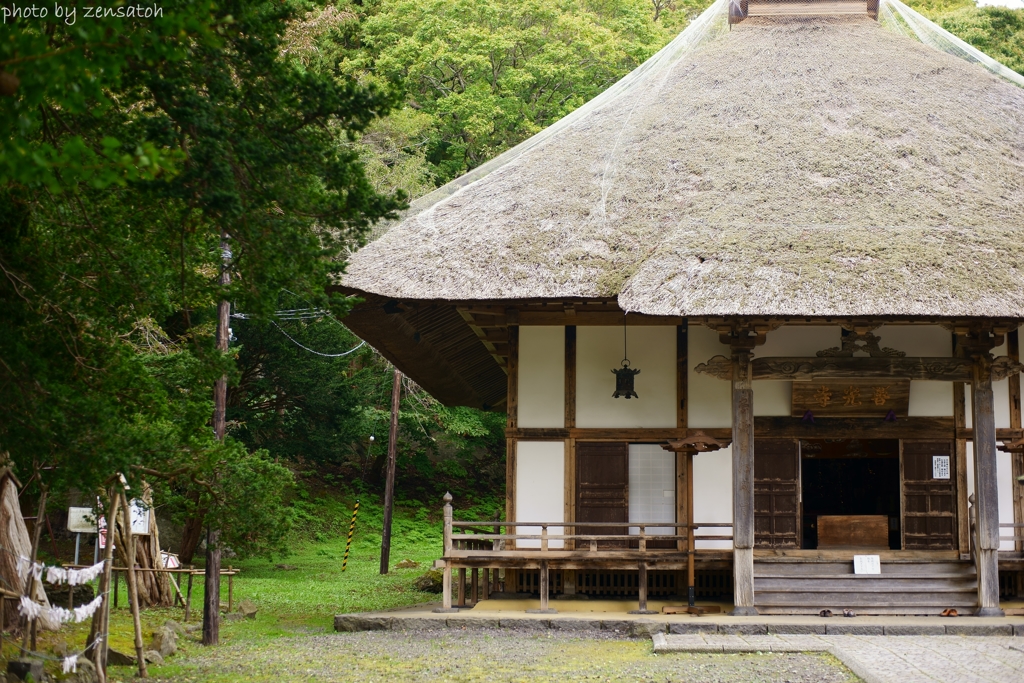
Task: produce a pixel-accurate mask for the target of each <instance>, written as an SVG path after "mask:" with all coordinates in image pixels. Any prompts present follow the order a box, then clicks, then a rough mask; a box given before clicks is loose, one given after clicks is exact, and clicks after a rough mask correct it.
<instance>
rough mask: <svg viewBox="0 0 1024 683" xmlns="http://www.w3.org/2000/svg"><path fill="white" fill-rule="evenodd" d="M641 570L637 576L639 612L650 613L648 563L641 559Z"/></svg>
mask: <svg viewBox="0 0 1024 683" xmlns="http://www.w3.org/2000/svg"><path fill="white" fill-rule="evenodd" d="M639 570H640V571H639V575H638V576H637V589H638V595H639V604H638V606H637V612H639V613H640V614H650V613H651V612H650V611H649V610H648V609H647V563H646V562H644V561H642V560H641V561H640V567H639Z"/></svg>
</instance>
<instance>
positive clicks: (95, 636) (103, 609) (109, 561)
mask: <svg viewBox="0 0 1024 683" xmlns="http://www.w3.org/2000/svg"><path fill="white" fill-rule="evenodd" d="M120 504H121V497H120V496H118V495H116V494H111V495H110V511H109V512H110V516H109V517H107V547H106V548H104V549H103V574H102V575H101V578H100V586H99V592H100V595H103V596H105V597H104V599H103V602H102V603H101V605H100V609H98V610H97V611H96V614H95V615H94V616H93V621H92V629H91V630H90V637H89V644H90V645H91V646H92V662H93V665H94V666H95V667H96V675H97V677H98V678H99V681H100V683H105V681H106V680H107V649H108V648H109V644H108V642H107V641H108V635H109V634H110V584H111V574H112V572H113V568H114V528H115V525H116V524H117V510H118V508H119V507H120ZM96 544H97V545H99V535H98V534H97V536H96Z"/></svg>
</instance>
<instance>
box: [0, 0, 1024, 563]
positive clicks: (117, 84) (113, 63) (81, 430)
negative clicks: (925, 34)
mask: <svg viewBox="0 0 1024 683" xmlns="http://www.w3.org/2000/svg"><path fill="white" fill-rule="evenodd" d="M72 4H73V3H72ZM707 4H709V3H708V2H706V1H705V0H679V1H671V0H362V1H356V2H336V3H327V2H303V1H299V0H288V1H285V2H281V1H278V0H258V1H247V2H242V1H235V2H219V1H213V0H168V1H166V2H163V3H161V6H162V8H163V14H162V16H161V17H157V18H147V19H132V18H109V19H107V20H104V21H102V22H99V21H97V22H85V21H79V22H78V23H76V24H74V25H73V26H71V25H67V24H66V23H65V22H61V21H59V20H57V19H56V18H53V17H51V18H50V19H49V20H46V21H36V22H35V23H33V22H31V21H24V22H22V23H21V24H18V26H17V30H13V31H8V28H10V27H5V28H4V34H3V37H2V39H0V127H2V129H3V131H2V134H0V311H2V312H0V321H2V333H0V415H2V418H0V452H6V453H8V454H9V455H8V456H7V457H9V459H10V462H11V463H12V464H13V465H14V466H15V467H16V471H17V472H18V473H19V476H21V478H22V479H23V481H28V480H30V479H31V481H32V484H31V485H30V487H29V491H30V493H31V492H33V491H37V490H39V487H46V488H47V489H48V490H49V491H50V494H51V495H52V496H55V497H56V499H58V500H61V499H62V498H61V497H62V496H64V497H66V496H67V495H68V494H70V492H71V491H72V490H77V491H78V492H92V491H95V490H98V489H99V488H101V487H102V486H103V485H104V484H105V483H108V482H109V480H110V477H111V476H112V475H113V474H114V473H116V472H123V473H124V474H125V475H126V476H127V477H128V478H129V480H130V481H132V482H133V483H134V482H135V481H137V480H139V479H140V478H146V479H147V480H149V481H150V483H151V484H153V485H154V486H155V487H156V488H157V496H158V498H159V499H160V500H161V501H162V502H163V504H164V505H166V506H168V507H169V508H170V509H173V511H174V514H175V517H176V518H177V520H178V521H180V522H182V523H185V522H186V520H191V524H192V526H193V527H194V528H196V529H199V528H202V526H203V525H204V523H205V522H206V521H208V520H216V523H217V524H218V525H219V526H220V527H221V528H222V530H223V532H224V537H223V540H224V542H226V543H228V544H230V545H231V546H232V548H233V549H234V550H235V551H236V552H237V553H239V554H246V553H267V552H271V551H274V550H275V549H278V548H280V547H281V544H282V541H283V539H284V538H285V536H286V533H287V525H288V520H289V515H288V514H286V513H283V511H284V510H286V509H287V507H288V503H289V500H290V496H291V495H292V492H293V491H294V490H295V487H314V488H319V489H323V488H332V489H336V490H344V491H355V492H366V493H371V494H372V493H379V491H380V489H381V471H382V465H383V457H382V456H383V455H384V454H385V452H386V449H387V422H388V414H389V397H390V383H391V374H390V368H389V366H388V364H387V362H386V361H384V360H383V359H382V358H381V357H380V356H379V355H378V354H376V353H375V352H374V351H373V350H372V349H370V348H368V347H366V346H362V347H359V343H360V342H359V340H357V339H356V338H355V337H354V336H353V335H352V334H351V333H350V332H348V331H347V330H346V329H345V328H344V326H343V324H342V323H339V322H338V321H339V320H341V321H343V319H344V315H345V312H346V310H347V309H348V308H349V307H350V306H351V304H352V302H351V301H349V300H348V299H346V298H345V297H343V296H341V295H338V294H331V293H330V292H329V285H330V284H331V283H332V282H333V281H334V279H335V278H336V276H337V275H338V273H339V272H341V270H342V269H343V267H344V255H345V253H346V251H347V250H349V249H353V248H357V247H358V246H360V245H361V244H363V243H365V241H366V240H368V239H370V237H371V235H372V231H373V229H374V226H375V225H379V224H380V222H381V221H385V220H387V219H388V218H393V217H395V216H396V215H397V212H398V211H400V210H401V209H402V208H403V207H404V206H406V204H407V202H408V201H409V200H410V199H411V198H415V197H416V196H418V195H421V194H423V193H425V192H427V191H429V190H431V189H433V188H434V187H437V186H439V185H441V184H443V183H445V182H447V181H449V180H451V179H452V178H455V177H457V176H458V175H460V174H462V173H464V172H465V171H467V170H469V169H472V168H474V167H476V166H478V165H480V164H481V163H483V162H484V161H486V160H487V159H489V158H491V157H493V156H495V155H496V154H498V153H500V152H502V151H504V150H506V149H508V148H509V147H511V146H513V145H515V144H517V143H518V142H521V141H522V140H524V139H526V138H527V137H529V136H530V135H532V134H533V133H536V132H537V131H539V130H541V129H543V128H544V127H545V126H547V125H549V124H550V123H552V122H553V121H555V120H557V119H558V118H560V117H562V116H563V115H565V114H566V113H568V112H570V111H572V110H573V109H574V108H575V107H578V106H579V105H580V104H582V103H583V102H585V101H587V100H588V99H589V98H591V97H593V96H594V95H596V94H597V93H599V92H601V91H602V90H603V89H605V88H607V87H608V86H609V85H610V84H611V83H613V82H615V81H616V80H617V79H618V78H620V77H621V76H623V75H624V74H626V73H628V72H629V71H630V70H631V69H633V68H635V67H636V66H637V65H639V64H640V63H641V62H643V61H644V60H645V59H646V58H647V57H649V56H650V55H652V54H653V53H654V52H655V51H657V50H658V49H659V48H660V47H662V46H663V45H664V44H665V43H666V42H668V41H669V40H670V39H671V38H672V37H673V36H674V35H675V34H676V33H678V31H679V30H680V29H681V28H682V27H685V25H686V24H687V22H688V21H689V20H690V19H691V18H692V17H693V16H695V15H696V14H697V13H699V12H700V11H701V10H702V9H703V8H704V7H705V6H706V5H707ZM911 4H912V5H914V6H915V7H917V8H918V9H919V10H920V11H922V12H924V13H925V14H927V15H928V16H929V17H930V18H932V19H934V20H936V21H937V22H939V23H940V24H941V25H943V26H944V27H946V28H947V29H948V30H950V31H952V32H954V33H956V34H958V35H960V36H962V37H963V38H964V39H965V40H967V41H968V42H970V43H972V44H974V45H976V46H977V47H979V48H980V49H982V50H985V51H986V52H988V53H989V54H991V55H993V56H994V57H996V58H998V59H1000V60H1002V61H1003V62H1004V63H1006V64H1007V65H1008V66H1010V67H1011V68H1014V69H1016V70H1017V71H1020V72H1022V73H1024V11H1013V10H1006V9H1000V8H976V7H975V6H974V5H973V3H971V2H966V1H960V0H918V1H916V2H913V3H911ZM5 6H6V5H5ZM222 233H223V234H226V235H227V237H228V239H227V242H228V244H229V250H230V254H225V253H224V252H223V251H222V249H221V247H220V244H221V239H222ZM224 257H227V258H228V262H229V263H230V273H231V282H230V284H227V285H222V284H219V272H220V267H221V263H222V259H223V258H224ZM220 300H228V301H230V302H231V304H232V313H233V314H234V317H233V318H232V324H231V326H232V336H233V341H232V344H231V348H230V350H229V352H228V353H226V354H223V353H220V352H218V351H217V350H216V348H215V344H214V328H215V317H216V315H215V314H216V304H217V302H218V301H220ZM281 311H288V312H289V313H287V314H282V313H280V312H281ZM357 347H358V348H357ZM352 349H355V350H353V351H352V352H351V353H349V354H347V355H341V354H344V353H346V352H348V351H350V350H352ZM225 374H226V375H227V376H228V377H229V385H230V389H229V394H228V413H227V419H228V435H229V436H228V438H227V439H226V440H225V441H223V442H219V441H217V440H216V439H215V438H214V435H213V432H212V430H211V429H210V427H209V422H210V415H211V412H212V408H213V403H212V401H213V383H214V381H215V380H216V379H217V378H219V377H221V376H223V375H225ZM503 428H504V416H503V415H500V414H494V413H482V412H480V411H475V410H470V409H465V408H446V407H443V406H441V405H439V404H438V403H436V402H435V401H434V400H433V399H431V398H430V396H428V395H426V394H425V393H423V392H422V391H420V390H419V389H418V388H417V387H415V386H414V385H412V384H411V383H408V382H407V386H406V390H405V391H404V392H403V402H402V412H401V428H400V432H399V444H398V454H399V455H398V494H397V495H398V498H399V499H400V500H409V501H413V500H418V501H428V500H429V501H436V499H437V497H438V496H439V495H440V493H441V492H443V490H445V489H450V490H452V491H453V492H454V493H456V494H457V495H458V496H459V500H465V496H469V495H477V496H481V495H483V496H488V495H491V496H496V495H499V494H500V492H501V490H502V487H503V485H504V484H503V482H504V461H503V457H504V456H503V445H504V437H503ZM371 436H372V437H373V439H371V438H370V437H371Z"/></svg>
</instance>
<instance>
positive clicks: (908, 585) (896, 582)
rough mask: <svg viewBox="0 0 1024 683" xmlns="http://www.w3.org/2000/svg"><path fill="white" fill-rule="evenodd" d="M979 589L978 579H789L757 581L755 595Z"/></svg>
mask: <svg viewBox="0 0 1024 683" xmlns="http://www.w3.org/2000/svg"><path fill="white" fill-rule="evenodd" d="M977 590H978V582H977V581H976V580H975V579H973V578H972V579H956V580H943V579H919V578H910V579H866V580H865V579H861V578H857V579H852V578H841V579H823V580H820V581H819V580H814V581H806V580H805V581H790V580H787V579H776V578H765V579H758V578H755V579H754V592H755V593H759V592H763V591H772V592H777V593H799V592H804V593H836V592H844V591H847V592H853V593H897V592H906V593H957V592H970V591H977Z"/></svg>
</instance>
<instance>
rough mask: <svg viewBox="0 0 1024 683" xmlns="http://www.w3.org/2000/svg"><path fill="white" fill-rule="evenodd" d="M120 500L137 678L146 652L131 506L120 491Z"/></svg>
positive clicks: (142, 674) (143, 672)
mask: <svg viewBox="0 0 1024 683" xmlns="http://www.w3.org/2000/svg"><path fill="white" fill-rule="evenodd" d="M121 502H122V503H124V510H123V512H122V514H123V515H124V543H125V546H126V548H125V554H126V555H127V556H128V571H127V572H126V573H125V577H126V579H127V583H128V605H129V607H130V608H131V610H132V625H133V626H134V627H135V656H136V657H137V658H138V665H139V678H146V653H145V650H144V649H143V644H142V617H141V615H140V614H139V584H138V580H137V579H138V577H136V576H135V536H134V535H133V534H132V506H131V504H130V503H129V502H128V496H127V495H126V494H125V493H124V492H122V493H121Z"/></svg>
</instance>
